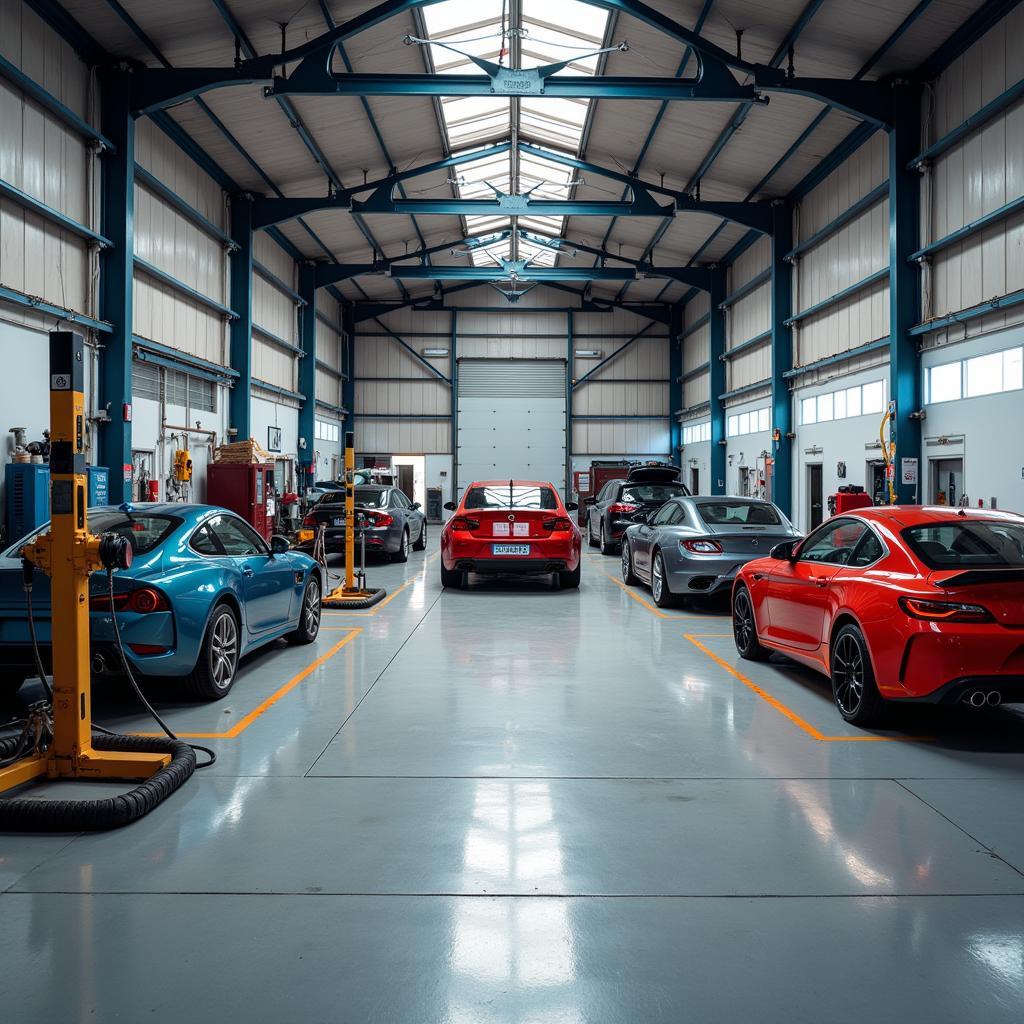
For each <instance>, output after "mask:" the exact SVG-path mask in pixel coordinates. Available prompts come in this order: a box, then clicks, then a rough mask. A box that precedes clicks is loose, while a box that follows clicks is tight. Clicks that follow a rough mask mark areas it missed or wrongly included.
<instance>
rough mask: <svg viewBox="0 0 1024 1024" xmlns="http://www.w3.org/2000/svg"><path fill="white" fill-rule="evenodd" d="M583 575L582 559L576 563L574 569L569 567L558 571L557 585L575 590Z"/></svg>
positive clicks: (564, 588)
mask: <svg viewBox="0 0 1024 1024" xmlns="http://www.w3.org/2000/svg"><path fill="white" fill-rule="evenodd" d="M582 575H583V561H582V559H581V560H580V561H579V562H578V563H577V564H576V568H575V569H570V570H567V571H565V572H560V573H558V574H557V576H558V585H559V586H560V587H561V588H562V589H563V590H575V589H576V588H578V587H579V585H580V577H581V576H582Z"/></svg>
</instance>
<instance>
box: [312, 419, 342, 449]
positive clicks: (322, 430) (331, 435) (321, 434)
mask: <svg viewBox="0 0 1024 1024" xmlns="http://www.w3.org/2000/svg"><path fill="white" fill-rule="evenodd" d="M316 439H317V440H318V441H329V442H333V443H334V444H337V443H338V442H339V441H340V440H341V427H339V426H338V424H337V423H328V422H327V420H317V421H316Z"/></svg>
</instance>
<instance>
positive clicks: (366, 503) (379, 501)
mask: <svg viewBox="0 0 1024 1024" xmlns="http://www.w3.org/2000/svg"><path fill="white" fill-rule="evenodd" d="M387 501H388V492H387V491H378V490H376V489H374V488H372V487H357V488H356V504H357V505H362V506H363V508H384V506H385V505H386V504H387Z"/></svg>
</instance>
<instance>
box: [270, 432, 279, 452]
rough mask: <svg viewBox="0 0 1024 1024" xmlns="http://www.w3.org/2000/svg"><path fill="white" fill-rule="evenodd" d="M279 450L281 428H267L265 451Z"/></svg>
mask: <svg viewBox="0 0 1024 1024" xmlns="http://www.w3.org/2000/svg"><path fill="white" fill-rule="evenodd" d="M280 450H281V428H280V427H267V451H268V452H279V451H280Z"/></svg>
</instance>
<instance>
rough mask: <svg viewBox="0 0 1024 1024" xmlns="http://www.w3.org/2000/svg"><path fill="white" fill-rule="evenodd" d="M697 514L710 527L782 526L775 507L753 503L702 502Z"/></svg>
mask: <svg viewBox="0 0 1024 1024" xmlns="http://www.w3.org/2000/svg"><path fill="white" fill-rule="evenodd" d="M697 513H698V514H699V515H700V517H701V519H703V520H704V522H705V523H707V524H708V526H781V525H782V520H781V519H780V518H779V513H778V512H777V511H776V510H775V506H774V505H769V504H768V502H751V501H701V502H698V504H697Z"/></svg>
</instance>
